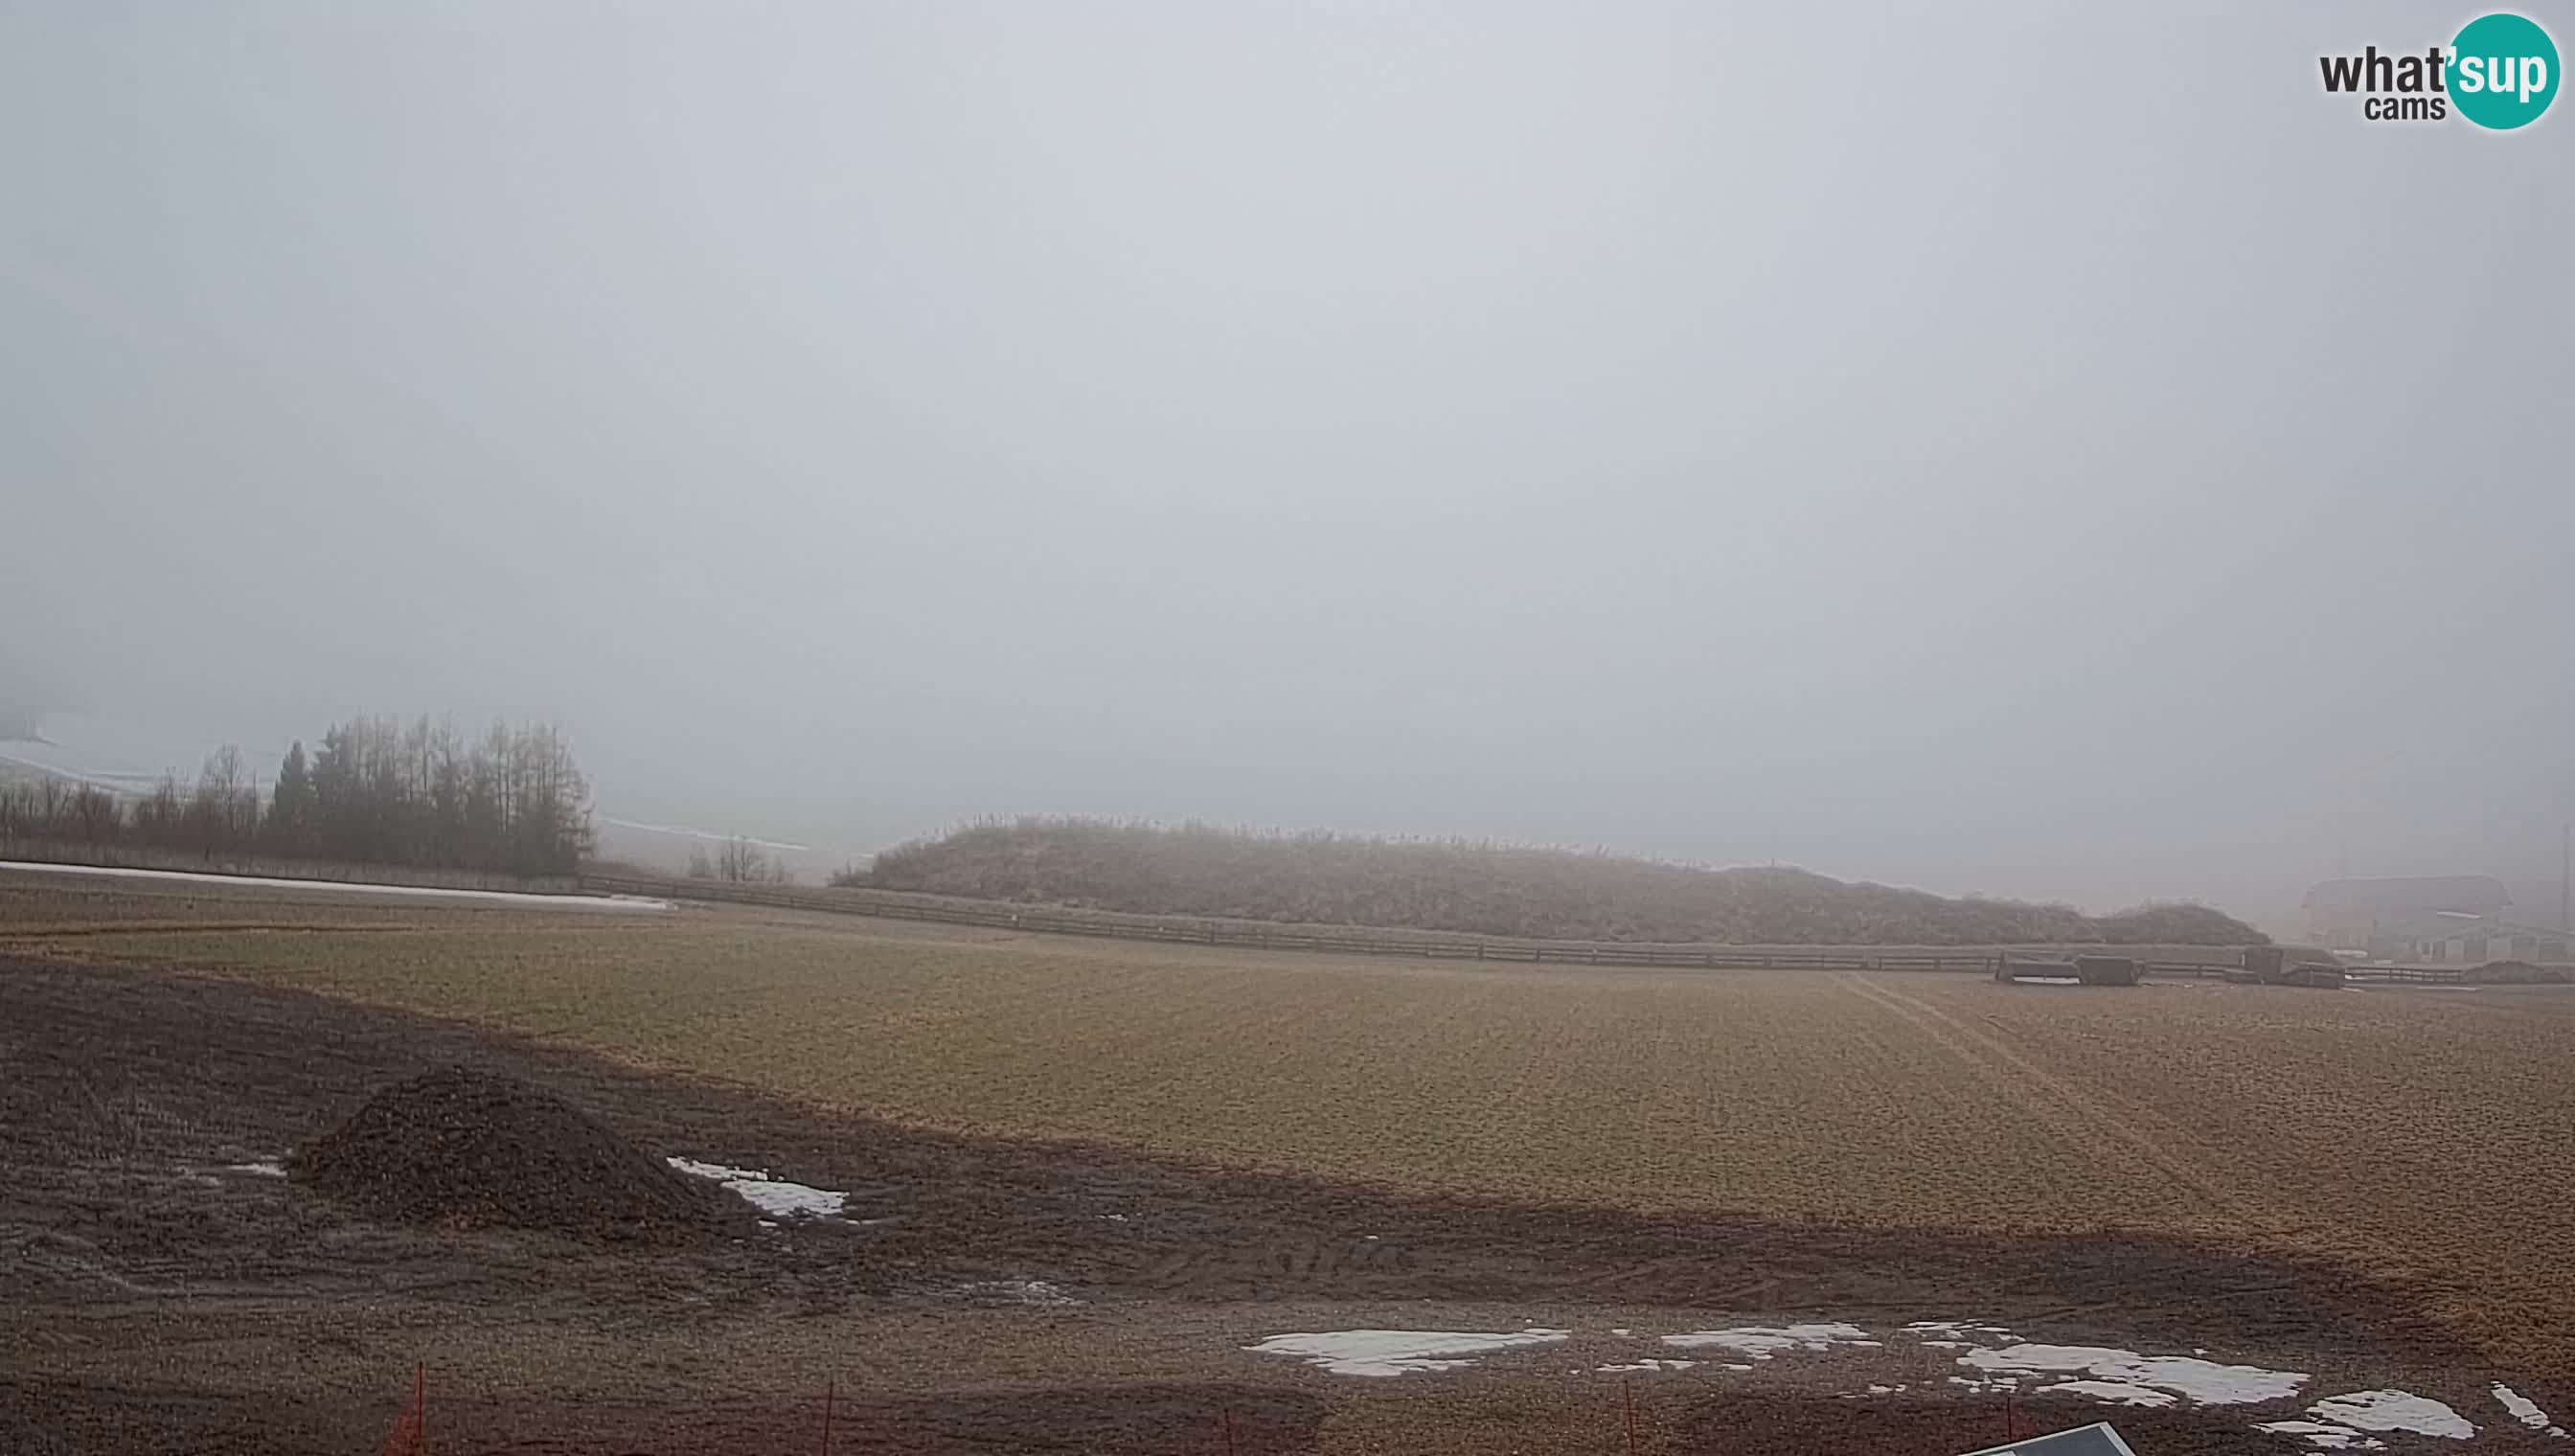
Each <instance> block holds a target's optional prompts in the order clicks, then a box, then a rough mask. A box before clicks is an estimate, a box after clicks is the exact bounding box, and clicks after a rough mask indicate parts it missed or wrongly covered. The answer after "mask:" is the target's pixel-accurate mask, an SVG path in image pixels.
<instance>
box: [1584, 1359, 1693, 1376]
mask: <svg viewBox="0 0 2575 1456" xmlns="http://www.w3.org/2000/svg"><path fill="white" fill-rule="evenodd" d="M1697 1363H1698V1362H1697V1361H1696V1360H1638V1361H1637V1362H1636V1363H1634V1364H1632V1365H1603V1366H1601V1367H1600V1373H1602V1374H1603V1375H1610V1374H1616V1373H1618V1372H1621V1371H1626V1370H1687V1369H1688V1368H1690V1367H1691V1366H1692V1365H1695V1364H1697Z"/></svg>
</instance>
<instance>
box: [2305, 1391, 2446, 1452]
mask: <svg viewBox="0 0 2575 1456" xmlns="http://www.w3.org/2000/svg"><path fill="white" fill-rule="evenodd" d="M2307 1414H2309V1415H2311V1416H2314V1417H2315V1418H2316V1419H2318V1420H2323V1421H2332V1422H2335V1423H2336V1424H2338V1425H2345V1426H2357V1427H2359V1428H2360V1429H2362V1430H2364V1431H2410V1432H2412V1433H2414V1434H2416V1435H2418V1436H2447V1437H2449V1438H2450V1439H2452V1440H2455V1441H2464V1440H2466V1439H2467V1438H2468V1437H2470V1436H2473V1435H2475V1434H2476V1433H2477V1428H2476V1427H2475V1426H2473V1425H2470V1424H2469V1423H2468V1419H2467V1417H2465V1416H2462V1415H2460V1414H2459V1413H2458V1412H2457V1411H2454V1410H2452V1409H2450V1408H2449V1407H2448V1406H2446V1405H2443V1404H2442V1403H2441V1402H2439V1401H2437V1400H2434V1399H2432V1398H2431V1397H2430V1396H2425V1395H2414V1394H2410V1393H2408V1392H2406V1391H2402V1390H2359V1391H2354V1392H2353V1393H2351V1394H2349V1395H2331V1396H2327V1397H2325V1398H2324V1399H2323V1400H2320V1401H2317V1402H2316V1403H2315V1404H2314V1405H2311V1406H2308V1407H2307Z"/></svg>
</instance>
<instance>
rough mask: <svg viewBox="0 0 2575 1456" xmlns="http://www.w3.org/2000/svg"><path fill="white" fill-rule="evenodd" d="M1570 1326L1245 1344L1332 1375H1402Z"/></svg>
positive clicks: (1555, 1334) (1349, 1334)
mask: <svg viewBox="0 0 2575 1456" xmlns="http://www.w3.org/2000/svg"><path fill="white" fill-rule="evenodd" d="M1570 1333H1572V1331H1570V1330H1540V1329H1528V1330H1521V1331H1520V1332H1518V1333H1517V1334H1479V1333H1476V1332H1474V1331H1469V1330H1331V1331H1328V1332H1325V1333H1322V1334H1301V1335H1272V1336H1271V1337H1270V1338H1268V1339H1266V1340H1263V1341H1262V1342H1261V1343H1260V1344H1257V1345H1246V1346H1244V1348H1245V1349H1247V1350H1251V1351H1254V1352H1256V1353H1258V1354H1263V1355H1295V1356H1298V1357H1299V1358H1301V1359H1303V1360H1304V1362H1305V1363H1306V1364H1308V1365H1315V1366H1320V1367H1321V1368H1323V1369H1325V1370H1329V1371H1331V1372H1332V1373H1333V1374H1335V1375H1406V1374H1411V1373H1413V1372H1415V1371H1427V1370H1454V1369H1457V1368H1458V1367H1459V1366H1462V1365H1469V1364H1472V1363H1474V1361H1473V1359H1472V1357H1473V1356H1476V1355H1489V1354H1491V1353H1493V1352H1494V1351H1496V1350H1508V1349H1514V1348H1517V1347H1519V1346H1522V1345H1545V1344H1553V1343H1555V1342H1557V1341H1559V1340H1562V1339H1563V1338H1564V1337H1565V1336H1566V1335H1568V1334H1570Z"/></svg>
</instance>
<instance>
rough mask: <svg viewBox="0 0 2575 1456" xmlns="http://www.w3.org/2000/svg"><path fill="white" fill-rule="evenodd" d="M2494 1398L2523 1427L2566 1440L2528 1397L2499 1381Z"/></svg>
mask: <svg viewBox="0 0 2575 1456" xmlns="http://www.w3.org/2000/svg"><path fill="white" fill-rule="evenodd" d="M2494 1398H2495V1399H2496V1400H2499V1401H2501V1402H2503V1408H2504V1409H2505V1410H2508V1411H2511V1412H2512V1418H2513V1419H2514V1420H2517V1421H2519V1422H2521V1423H2522V1424H2523V1425H2525V1426H2528V1427H2530V1428H2531V1429H2532V1430H2534V1431H2539V1432H2542V1433H2544V1434H2546V1435H2551V1436H2555V1437H2556V1438H2557V1439H2559V1440H2561V1441H2563V1440H2565V1439H2566V1431H2565V1429H2564V1428H2563V1427H2560V1426H2557V1425H2553V1424H2551V1423H2550V1421H2549V1419H2548V1412H2546V1411H2544V1410H2541V1409H2540V1408H2539V1403H2538V1402H2537V1401H2534V1400H2532V1399H2530V1398H2529V1397H2528V1396H2525V1395H2523V1394H2522V1393H2521V1392H2520V1391H2518V1390H2515V1389H2513V1388H2512V1387H2511V1386H2509V1385H2506V1384H2504V1383H2503V1382H2502V1381H2500V1380H2498V1381H2496V1382H2495V1384H2494Z"/></svg>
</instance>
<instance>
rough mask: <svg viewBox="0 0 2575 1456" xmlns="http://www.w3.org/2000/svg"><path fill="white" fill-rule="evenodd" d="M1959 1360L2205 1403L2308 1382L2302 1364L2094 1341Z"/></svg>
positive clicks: (2276, 1394)
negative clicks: (2262, 1364)
mask: <svg viewBox="0 0 2575 1456" xmlns="http://www.w3.org/2000/svg"><path fill="white" fill-rule="evenodd" d="M1958 1363H1959V1364H1961V1365H1966V1366H1969V1367H1971V1368H1974V1369H1977V1370H1985V1371H1995V1370H2027V1371H2042V1372H2052V1371H2063V1372H2065V1373H2067V1374H2070V1375H2090V1376H2096V1377H2098V1378H2100V1379H2103V1380H2114V1381H2120V1382H2123V1383H2125V1384H2130V1385H2143V1386H2148V1387H2151V1388H2153V1389H2156V1390H2168V1391H2171V1392H2172V1393H2173V1394H2175V1395H2179V1396H2183V1397H2185V1398H2187V1399H2190V1400H2195V1401H2199V1402H2202V1403H2203V1404H2207V1405H2251V1404H2254V1403H2257V1402H2260V1401H2265V1400H2281V1399H2285V1398H2286V1397H2288V1396H2292V1395H2295V1394H2297V1393H2298V1388H2299V1387H2300V1386H2302V1385H2304V1384H2306V1383H2307V1375H2306V1372H2305V1371H2302V1370H2264V1369H2260V1368H2258V1367H2256V1366H2252V1365H2220V1364H2217V1363H2215V1362H2213V1361H2208V1360H2201V1359H2197V1358H2194V1357H2192V1356H2189V1355H2140V1354H2138V1353H2137V1352H2136V1351H2134V1350H2111V1349H2103V1348H2100V1347H2098V1346H2093V1345H2029V1344H2021V1345H2006V1346H2004V1347H2003V1348H2001V1349H1999V1350H1970V1351H1968V1352H1967V1353H1966V1354H1964V1355H1961V1356H1959V1357H1958Z"/></svg>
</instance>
